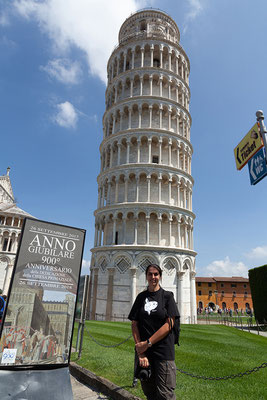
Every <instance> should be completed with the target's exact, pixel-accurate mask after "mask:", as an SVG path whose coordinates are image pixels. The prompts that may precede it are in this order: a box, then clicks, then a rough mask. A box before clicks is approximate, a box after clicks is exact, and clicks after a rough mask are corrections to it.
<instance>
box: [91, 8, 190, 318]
mask: <svg viewBox="0 0 267 400" xmlns="http://www.w3.org/2000/svg"><path fill="white" fill-rule="evenodd" d="M179 40H180V33H179V29H178V27H177V25H176V23H175V22H174V21H173V20H172V18H171V17H170V16H168V15H167V14H166V13H164V12H162V11H158V10H153V9H149V10H142V11H139V12H137V13H135V14H133V15H131V16H130V17H129V18H128V19H126V21H125V22H124V23H123V25H122V26H121V29H120V32H119V44H118V46H117V47H116V48H115V50H114V51H113V53H112V54H111V56H110V58H109V61H108V66H107V73H108V84H107V90H106V111H105V113H104V116H103V141H102V143H101V145H100V157H101V171H100V174H99V176H98V178H97V181H98V204H97V210H96V211H95V240H94V248H93V249H92V262H91V277H90V288H89V297H90V312H91V318H93V319H94V318H95V319H102V318H104V319H121V318H126V317H127V315H128V312H129V310H130V308H131V305H132V303H133V301H134V299H135V297H136V295H137V294H138V293H139V292H140V291H142V290H143V289H144V288H145V274H144V271H145V269H146V267H147V265H148V264H149V263H151V262H154V263H157V264H159V265H160V266H161V267H162V268H163V278H162V286H163V287H164V288H165V289H167V290H171V291H173V293H174V296H175V299H176V302H177V304H178V307H179V310H180V313H181V317H182V322H183V323H195V322H196V294H195V256H196V252H195V251H194V244H193V223H194V218H195V215H194V213H193V211H192V188H193V184H194V181H193V178H192V176H191V159H192V153H193V148H192V145H191V143H190V126H191V116H190V113H189V102H190V89H189V71H190V64H189V60H188V57H187V55H186V53H185V51H184V50H183V48H182V47H181V45H180V43H179Z"/></svg>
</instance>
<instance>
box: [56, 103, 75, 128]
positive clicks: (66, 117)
mask: <svg viewBox="0 0 267 400" xmlns="http://www.w3.org/2000/svg"><path fill="white" fill-rule="evenodd" d="M56 107H57V114H56V115H55V116H54V117H53V120H54V122H55V123H57V124H58V125H60V126H62V127H64V128H76V125H77V122H78V113H77V112H76V110H75V108H74V107H73V105H72V104H71V103H70V102H69V101H65V103H60V104H57V106H56Z"/></svg>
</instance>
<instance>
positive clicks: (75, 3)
mask: <svg viewBox="0 0 267 400" xmlns="http://www.w3.org/2000/svg"><path fill="white" fill-rule="evenodd" d="M151 6H152V7H155V8H160V9H162V10H164V11H166V12H167V13H168V14H170V15H171V17H172V18H173V19H174V20H175V21H176V23H177V25H178V27H179V29H180V33H181V44H182V46H183V47H184V49H185V51H186V52H187V54H188V56H189V59H190V63H191V73H190V88H191V103H190V112H191V115H192V119H193V124H192V128H191V141H192V144H193V147H194V154H193V161H192V175H193V178H194V179H195V185H194V191H193V210H194V212H195V214H196V220H195V225H194V247H195V250H196V251H197V253H198V256H197V259H196V269H197V274H198V275H200V276H201V275H202V276H207V275H209V276H210V275H214V276H240V275H241V276H247V270H248V269H250V268H253V267H255V266H259V265H262V264H265V263H266V259H267V238H266V226H267V216H266V214H265V202H266V198H267V178H265V179H263V180H262V181H261V182H260V183H258V184H257V185H256V186H251V185H250V181H249V174H248V167H247V166H245V167H244V168H243V169H242V170H241V171H237V170H236V167H235V161H234V156H233V154H234V153H233V149H234V147H235V146H236V145H237V144H238V143H239V141H240V140H241V139H242V138H243V136H244V135H245V134H246V133H247V132H248V131H249V129H250V128H251V127H252V126H253V125H254V123H255V121H256V119H255V112H256V111H257V110H258V109H262V110H263V111H264V112H265V114H266V115H267V79H266V70H267V69H266V65H267V55H266V38H267V24H266V20H267V2H266V1H264V0H254V1H253V2H252V1H251V0H235V1H232V0H224V1H221V0H165V1H164V2H160V1H157V0H154V1H149V0H147V1H145V0H139V1H136V0H112V1H109V0H43V1H34V0H14V1H12V0H10V1H6V0H0V132H1V142H0V143H1V147H0V148H1V158H0V175H3V174H5V172H6V168H7V167H8V166H10V167H11V172H10V178H11V181H12V185H13V189H14V194H15V197H16V199H17V204H18V206H19V207H21V208H22V209H24V210H25V211H28V212H29V213H31V214H32V215H34V216H35V217H37V218H39V219H43V220H48V221H53V222H57V223H62V224H65V225H71V226H75V227H79V228H85V229H86V230H87V238H86V246H85V252H84V267H83V272H84V273H88V265H89V260H90V248H91V247H93V238H94V216H93V212H94V210H95V208H96V204H97V184H96V177H97V175H98V173H99V168H100V161H99V145H100V143H101V140H102V116H103V113H104V110H105V78H106V63H107V60H108V57H109V55H110V54H111V51H112V49H113V48H114V46H115V45H116V44H117V35H118V30H119V27H120V25H121V24H122V23H123V21H124V20H125V19H126V18H127V17H128V16H129V15H130V14H131V13H132V12H134V11H136V10H138V9H140V8H143V7H151Z"/></svg>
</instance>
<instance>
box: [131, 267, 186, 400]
mask: <svg viewBox="0 0 267 400" xmlns="http://www.w3.org/2000/svg"><path fill="white" fill-rule="evenodd" d="M161 277H162V270H161V268H160V267H159V266H158V265H157V264H151V265H149V266H148V267H147V269H146V279H147V282H148V287H147V289H146V290H145V291H143V292H141V293H139V295H138V296H137V298H136V300H135V302H134V304H133V306H132V309H131V311H130V314H129V316H128V318H129V319H130V320H131V321H132V333H133V338H134V341H135V349H136V352H137V355H138V362H139V366H140V368H151V376H150V377H149V378H148V379H147V380H141V385H142V389H143V392H144V394H145V396H146V397H147V400H175V399H176V396H175V393H174V390H175V386H176V366H175V351H174V340H175V339H174V332H173V330H172V328H173V326H174V321H175V318H180V315H179V311H178V309H177V306H176V304H175V300H174V297H173V293H172V292H168V291H165V290H163V289H162V288H161V286H160V279H161Z"/></svg>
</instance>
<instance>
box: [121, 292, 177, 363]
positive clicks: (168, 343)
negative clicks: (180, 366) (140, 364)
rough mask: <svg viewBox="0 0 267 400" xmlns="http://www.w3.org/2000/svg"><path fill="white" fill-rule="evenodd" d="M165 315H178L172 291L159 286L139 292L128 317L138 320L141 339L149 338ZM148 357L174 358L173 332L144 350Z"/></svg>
mask: <svg viewBox="0 0 267 400" xmlns="http://www.w3.org/2000/svg"><path fill="white" fill-rule="evenodd" d="M167 317H179V312H178V309H177V306H176V304H175V301H174V297H173V293H172V292H167V291H165V290H163V289H162V288H160V289H159V290H157V291H156V292H149V291H148V290H145V291H144V292H141V293H139V295H138V296H137V297H136V299H135V302H134V304H133V306H132V309H131V311H130V314H129V316H128V318H129V319H130V320H131V321H137V322H138V330H139V334H140V339H141V340H142V341H144V340H147V339H149V338H150V337H151V336H152V335H153V334H154V333H155V332H156V331H157V330H158V329H159V328H160V327H161V326H162V325H164V324H165V322H166V318H167ZM146 355H147V357H148V358H154V359H158V360H174V359H175V352H174V334H173V332H171V333H169V334H168V335H167V336H165V338H163V339H161V340H160V341H159V342H157V343H155V344H154V345H153V346H152V347H150V348H148V349H147V351H146Z"/></svg>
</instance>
